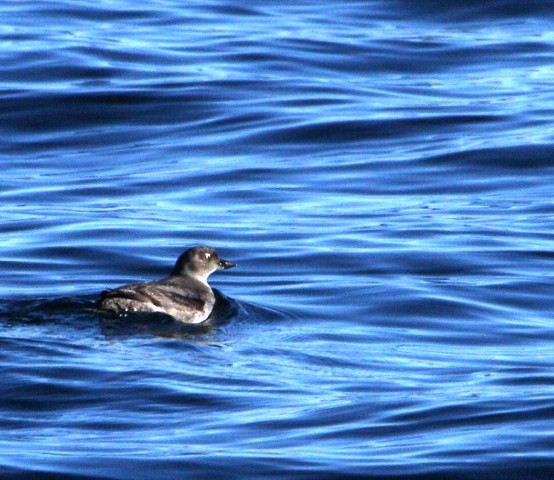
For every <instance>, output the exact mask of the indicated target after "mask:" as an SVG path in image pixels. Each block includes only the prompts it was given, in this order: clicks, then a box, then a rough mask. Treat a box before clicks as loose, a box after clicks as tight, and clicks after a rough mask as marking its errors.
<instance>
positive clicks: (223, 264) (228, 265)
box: [219, 259, 237, 269]
mask: <svg viewBox="0 0 554 480" xmlns="http://www.w3.org/2000/svg"><path fill="white" fill-rule="evenodd" d="M219 266H220V268H225V269H227V268H233V267H236V266H237V264H236V263H233V262H229V261H228V260H223V259H220V260H219Z"/></svg>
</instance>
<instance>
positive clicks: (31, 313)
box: [0, 289, 290, 341]
mask: <svg viewBox="0 0 554 480" xmlns="http://www.w3.org/2000/svg"><path fill="white" fill-rule="evenodd" d="M214 293H215V296H216V304H215V307H214V311H213V312H212V315H211V316H210V318H209V319H208V320H207V321H205V322H203V323H201V324H197V325H193V324H184V323H181V322H178V321H175V320H174V319H173V318H172V317H170V316H169V315H164V314H158V313H147V314H146V313H129V314H125V315H106V314H103V313H99V312H96V311H94V310H93V307H94V303H95V301H96V300H97V297H96V295H85V296H75V297H58V298H53V299H49V298H36V299H20V300H19V299H18V300H4V301H1V302H0V322H2V323H3V325H4V326H7V327H16V326H17V327H21V326H48V327H50V328H56V327H57V328H60V327H67V328H68V329H75V328H77V329H79V331H80V332H81V333H82V334H83V335H84V336H86V335H87V334H86V333H85V332H86V331H87V330H90V332H89V334H88V335H89V336H90V337H95V336H97V335H98V329H99V330H100V334H101V336H103V337H105V338H110V339H117V338H119V339H125V338H132V337H140V336H153V337H160V338H167V339H180V340H186V341H194V340H195V339H198V338H199V337H202V336H209V335H212V334H215V333H217V332H218V331H220V330H221V329H222V328H224V327H225V326H227V325H228V324H230V323H232V322H241V323H244V322H247V323H254V324H256V323H268V322H269V323H271V322H277V321H279V320H283V319H287V318H290V314H288V313H287V312H284V311H281V310H278V309H274V308H269V307H265V306H261V305H256V304H253V303H249V302H238V301H237V300H235V299H233V298H229V297H227V296H225V295H224V294H223V293H221V292H220V291H218V290H216V289H214Z"/></svg>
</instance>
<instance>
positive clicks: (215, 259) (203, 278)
mask: <svg viewBox="0 0 554 480" xmlns="http://www.w3.org/2000/svg"><path fill="white" fill-rule="evenodd" d="M235 266H236V263H233V262H229V261H228V260H223V259H222V258H219V255H218V253H217V252H216V251H215V250H214V249H213V248H212V247H206V246H198V247H193V248H189V249H188V250H187V251H186V252H184V253H183V254H182V255H181V256H180V257H179V258H178V259H177V262H176V263H175V266H174V267H173V270H172V271H171V274H170V275H169V277H167V278H164V279H162V280H157V281H152V282H140V283H133V284H131V285H124V286H122V287H119V288H116V289H113V290H104V291H103V292H102V293H101V294H100V300H99V301H98V302H97V304H96V310H98V311H101V312H111V313H115V314H124V313H127V312H158V313H165V314H167V315H171V316H172V317H173V318H175V319H176V320H178V321H180V322H183V323H201V322H203V321H205V320H206V319H207V318H208V317H209V316H210V314H211V313H212V310H213V307H214V304H215V296H214V292H213V290H212V289H211V287H210V286H209V285H208V277H209V276H210V275H211V274H212V273H214V272H215V271H217V270H223V269H228V268H232V267H235Z"/></svg>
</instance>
